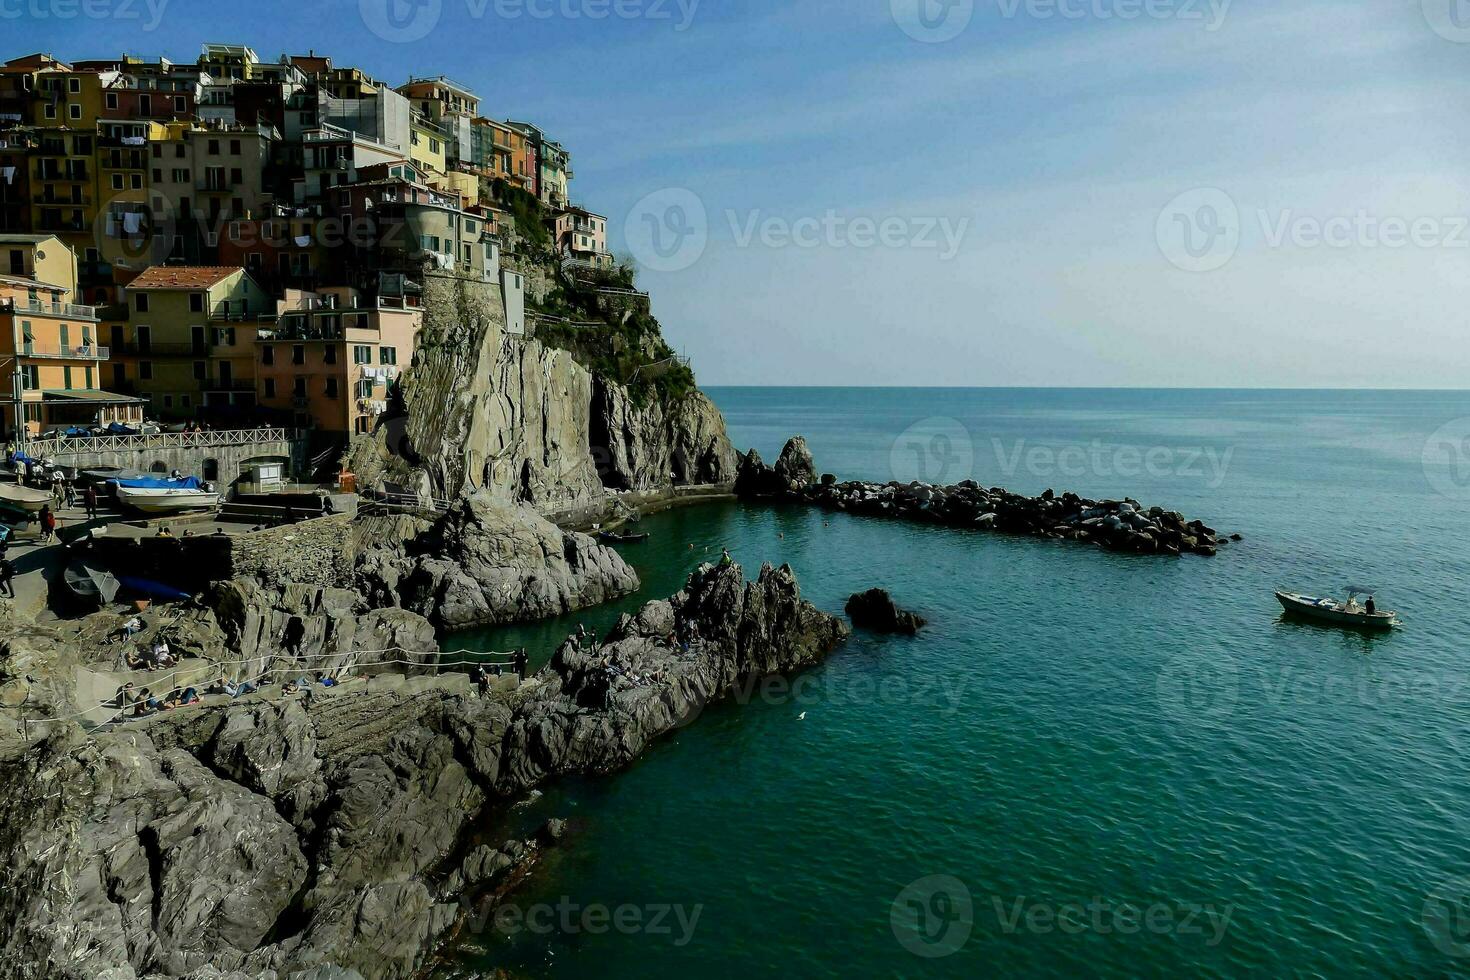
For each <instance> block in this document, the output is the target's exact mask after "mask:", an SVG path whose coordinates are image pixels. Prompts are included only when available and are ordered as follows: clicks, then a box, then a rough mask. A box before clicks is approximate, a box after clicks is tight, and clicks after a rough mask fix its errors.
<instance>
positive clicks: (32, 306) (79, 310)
mask: <svg viewBox="0 0 1470 980" xmlns="http://www.w3.org/2000/svg"><path fill="white" fill-rule="evenodd" d="M0 310H5V311H7V312H11V313H39V314H42V315H43V316H64V317H69V318H71V319H73V320H95V319H97V307H95V306H78V305H77V304H75V303H42V302H31V301H29V300H23V299H0Z"/></svg>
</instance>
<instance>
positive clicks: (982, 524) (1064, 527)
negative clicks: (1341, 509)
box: [735, 436, 1241, 557]
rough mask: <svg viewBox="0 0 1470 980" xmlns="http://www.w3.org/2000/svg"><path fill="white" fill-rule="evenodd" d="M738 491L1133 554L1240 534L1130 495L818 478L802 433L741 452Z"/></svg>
mask: <svg viewBox="0 0 1470 980" xmlns="http://www.w3.org/2000/svg"><path fill="white" fill-rule="evenodd" d="M735 491H736V493H737V494H739V495H741V496H743V497H746V498H750V499H769V500H779V501H785V502H790V503H800V504H809V505H812V506H816V507H822V508H824V509H827V510H834V511H844V512H847V513H852V514H860V515H863V516H866V517H882V518H888V519H891V520H902V521H912V522H915V523H922V524H938V525H942V526H945V527H952V528H959V529H964V530H971V531H993V532H998V533H1002V534H1014V535H1024V536H1028V537H1037V538H1048V539H1052V540H1058V541H1076V542H1082V543H1090V544H1094V545H1096V546H1098V547H1101V548H1105V549H1107V550H1109V551H1120V552H1132V553H1135V554H1158V555H1176V556H1177V555H1182V554H1195V555H1204V556H1207V557H1208V556H1213V555H1215V554H1216V553H1217V551H1218V549H1219V548H1220V547H1221V546H1222V545H1225V544H1227V543H1228V542H1230V541H1239V540H1241V536H1240V535H1239V534H1228V535H1227V534H1224V533H1222V532H1220V531H1217V530H1215V529H1214V528H1212V527H1210V526H1208V525H1206V524H1205V523H1204V522H1203V521H1199V520H1189V519H1187V518H1186V517H1185V516H1184V515H1183V514H1180V513H1178V512H1177V511H1170V510H1165V509H1164V508H1163V507H1145V506H1144V505H1143V504H1140V503H1139V502H1138V501H1136V500H1133V499H1131V498H1127V497H1125V498H1123V499H1122V500H1093V499H1090V498H1087V497H1082V496H1079V495H1077V494H1075V493H1070V492H1067V493H1062V494H1060V495H1059V494H1056V493H1054V492H1053V491H1051V490H1047V491H1046V492H1044V493H1042V494H1041V495H1040V496H1037V497H1027V496H1025V495H1023V494H1018V493H1012V492H1010V491H1008V490H1005V489H1003V488H1001V487H990V488H986V487H982V486H980V485H979V484H978V483H976V482H975V481H974V480H966V481H964V482H962V483H957V484H954V485H952V486H938V485H934V484H928V483H918V482H913V483H899V482H897V481H890V482H888V483H867V482H862V481H848V482H842V483H839V482H838V481H837V479H836V477H833V476H831V475H830V474H827V475H823V476H822V477H820V478H818V477H817V475H816V468H815V465H814V464H813V461H812V457H811V452H810V450H808V449H807V446H806V441H805V440H804V439H802V438H801V437H800V436H798V437H795V438H793V439H792V440H791V441H790V442H788V443H787V444H786V446H785V448H784V449H783V450H782V452H781V456H780V458H779V459H778V460H777V461H776V465H775V466H768V465H767V464H766V463H765V462H764V461H763V460H762V459H761V457H760V454H759V453H757V452H756V451H755V450H753V449H752V450H750V451H749V452H748V453H745V454H743V455H742V456H741V457H740V464H739V471H738V475H737V478H736V484H735Z"/></svg>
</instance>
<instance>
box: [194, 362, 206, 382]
mask: <svg viewBox="0 0 1470 980" xmlns="http://www.w3.org/2000/svg"><path fill="white" fill-rule="evenodd" d="M208 376H209V365H208V364H206V363H205V362H204V361H195V362H194V380H195V381H203V380H204V379H205V378H206V377H208Z"/></svg>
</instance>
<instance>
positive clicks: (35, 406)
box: [0, 275, 143, 439]
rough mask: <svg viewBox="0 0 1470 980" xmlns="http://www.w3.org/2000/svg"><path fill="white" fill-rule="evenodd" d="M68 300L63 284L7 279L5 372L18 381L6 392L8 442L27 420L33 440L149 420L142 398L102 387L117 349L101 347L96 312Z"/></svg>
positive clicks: (2, 288)
mask: <svg viewBox="0 0 1470 980" xmlns="http://www.w3.org/2000/svg"><path fill="white" fill-rule="evenodd" d="M66 296H67V290H66V289H65V287H62V286H55V285H52V284H50V283H46V282H41V281H39V280H37V279H29V278H21V277H17V276H5V275H0V371H3V372H4V374H5V375H6V376H8V377H9V379H10V384H9V385H8V386H7V387H6V390H5V393H4V395H0V429H3V432H4V436H5V438H7V439H13V438H15V437H16V431H17V419H18V418H20V417H24V419H25V422H26V427H25V428H26V432H27V434H29V435H40V434H41V433H43V432H47V431H49V430H51V429H56V428H65V427H67V426H72V425H78V426H92V425H106V424H108V423H109V422H137V421H141V419H142V416H143V401H142V399H139V398H132V397H128V396H126V395H120V394H114V393H112V392H109V391H104V390H102V389H101V388H100V387H99V384H100V379H101V373H102V365H103V364H104V363H105V362H106V361H107V358H108V354H109V351H108V349H107V348H106V347H103V346H101V345H100V344H99V343H98V337H97V313H96V310H94V309H93V308H92V307H90V306H77V305H73V304H71V303H68V302H67V301H66ZM18 406H23V415H22V409H21V408H19V407H18Z"/></svg>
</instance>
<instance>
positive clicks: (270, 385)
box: [265, 378, 276, 398]
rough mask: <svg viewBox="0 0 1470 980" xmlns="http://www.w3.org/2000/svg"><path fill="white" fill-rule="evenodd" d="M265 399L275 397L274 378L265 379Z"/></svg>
mask: <svg viewBox="0 0 1470 980" xmlns="http://www.w3.org/2000/svg"><path fill="white" fill-rule="evenodd" d="M265 397H267V398H274V397H276V379H275V378H266V379H265Z"/></svg>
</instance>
